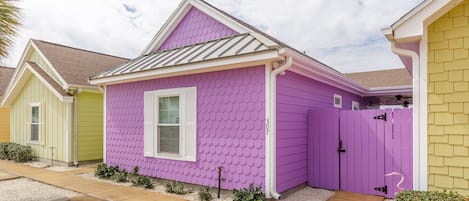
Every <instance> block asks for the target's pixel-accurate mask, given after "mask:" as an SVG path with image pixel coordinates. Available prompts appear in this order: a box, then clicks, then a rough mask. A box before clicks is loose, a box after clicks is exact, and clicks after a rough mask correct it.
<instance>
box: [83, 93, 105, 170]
mask: <svg viewBox="0 0 469 201" xmlns="http://www.w3.org/2000/svg"><path fill="white" fill-rule="evenodd" d="M77 132H78V160H79V161H86V160H100V159H102V158H103V95H102V94H97V93H87V92H84V93H81V94H79V95H78V96H77Z"/></svg>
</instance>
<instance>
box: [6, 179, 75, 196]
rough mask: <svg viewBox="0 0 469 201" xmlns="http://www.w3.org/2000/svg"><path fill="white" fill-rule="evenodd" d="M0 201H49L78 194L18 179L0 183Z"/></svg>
mask: <svg viewBox="0 0 469 201" xmlns="http://www.w3.org/2000/svg"><path fill="white" fill-rule="evenodd" d="M0 195H1V196H0V201H49V200H54V199H57V198H63V197H68V198H71V197H75V196H78V195H79V194H78V193H75V192H72V191H67V190H64V189H61V188H57V187H54V186H49V185H47V184H43V183H39V182H36V181H32V180H30V179H25V178H20V179H15V180H6V181H0Z"/></svg>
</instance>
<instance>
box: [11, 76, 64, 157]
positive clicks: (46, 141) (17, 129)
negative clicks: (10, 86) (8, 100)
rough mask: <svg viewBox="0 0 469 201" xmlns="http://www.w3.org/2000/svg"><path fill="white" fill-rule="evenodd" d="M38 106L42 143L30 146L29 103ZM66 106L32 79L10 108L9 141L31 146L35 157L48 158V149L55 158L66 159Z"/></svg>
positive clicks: (34, 78)
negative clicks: (39, 105) (52, 152)
mask: <svg viewBox="0 0 469 201" xmlns="http://www.w3.org/2000/svg"><path fill="white" fill-rule="evenodd" d="M35 102H39V103H40V104H41V113H40V114H41V123H42V124H41V143H40V144H38V145H37V144H31V143H30V121H31V114H30V104H31V103H35ZM65 127H66V103H62V102H61V101H60V100H59V99H58V98H57V97H56V96H55V95H54V94H53V93H52V92H51V91H50V90H49V89H48V88H47V87H46V86H45V85H44V84H43V83H42V82H41V81H40V80H38V79H37V78H36V77H34V75H33V76H31V78H30V79H29V81H28V82H27V83H26V85H25V86H24V88H23V89H22V91H21V93H20V94H19V95H18V96H17V97H16V99H15V101H14V102H13V104H12V107H11V137H10V139H11V141H12V142H16V143H19V144H23V145H31V147H32V148H33V151H34V155H35V156H36V157H40V158H47V159H50V158H51V149H50V147H55V149H54V159H55V160H59V161H65V160H66V153H67V152H66V146H67V141H66V137H65V136H66V129H65Z"/></svg>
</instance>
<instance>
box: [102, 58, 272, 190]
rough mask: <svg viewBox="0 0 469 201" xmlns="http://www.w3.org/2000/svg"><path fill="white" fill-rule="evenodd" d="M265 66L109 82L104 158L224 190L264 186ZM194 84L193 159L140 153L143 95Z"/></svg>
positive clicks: (119, 163) (154, 173)
mask: <svg viewBox="0 0 469 201" xmlns="http://www.w3.org/2000/svg"><path fill="white" fill-rule="evenodd" d="M264 76H265V73H264V68H263V67H251V68H244V69H237V70H226V71H219V72H212V73H204V74H196V75H187V76H180V77H173V78H164V79H156V80H148V81H140V82H134V83H128V84H119V85H110V86H108V88H107V94H106V98H107V136H106V143H107V144H106V146H107V147H106V148H107V150H106V151H107V152H106V154H107V155H106V156H107V162H108V164H111V165H119V167H121V168H125V169H126V170H131V169H132V168H133V167H134V166H136V165H138V166H139V167H140V169H141V173H142V174H144V175H149V176H152V177H157V178H163V179H170V180H177V181H182V182H188V183H194V184H200V185H210V186H216V185H217V167H218V166H223V168H224V169H223V173H222V174H223V178H224V179H225V180H224V181H223V184H222V187H223V188H224V189H233V188H241V187H246V186H248V185H249V184H250V183H255V184H257V185H262V186H263V184H264V177H265V172H264V171H265V169H264V161H265V159H264V157H265V154H264V153H265V151H264V136H265V135H264V134H265V131H264V129H265V128H264V118H265V111H264V108H265V105H264V99H265V85H264ZM191 86H196V87H197V124H198V125H197V126H198V127H197V162H181V161H171V160H163V159H156V158H146V157H144V156H143V94H144V91H151V90H157V89H165V88H175V87H191Z"/></svg>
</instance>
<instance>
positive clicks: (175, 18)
mask: <svg viewBox="0 0 469 201" xmlns="http://www.w3.org/2000/svg"><path fill="white" fill-rule="evenodd" d="M192 7H195V8H197V9H199V10H200V11H202V12H204V13H205V14H207V15H208V16H210V17H212V18H213V19H215V20H217V21H218V22H220V23H222V24H223V25H225V26H227V27H229V28H231V29H233V30H234V31H236V32H238V33H239V34H243V33H254V31H253V30H251V29H249V28H248V27H246V26H244V25H242V24H241V23H239V22H237V21H235V20H233V19H231V18H230V17H227V16H226V15H224V14H223V13H221V12H219V11H218V10H217V9H214V8H212V7H211V6H209V5H207V4H206V3H204V2H201V1H199V0H183V1H182V2H181V4H179V6H178V7H177V9H176V11H174V12H173V14H172V15H171V16H170V17H169V19H168V20H167V21H166V23H165V24H164V25H163V27H161V29H160V31H158V33H157V34H156V35H155V37H154V38H153V39H152V40H151V42H150V44H149V45H148V46H147V47H146V48H145V49H144V51H143V52H142V55H146V54H149V53H151V52H152V51H153V50H155V49H159V48H160V47H161V45H162V44H163V43H164V42H165V41H166V39H167V38H168V37H169V36H170V35H171V33H172V32H173V31H174V29H175V28H176V27H177V25H178V24H179V23H180V22H181V21H182V19H183V18H184V17H185V16H186V14H187V13H188V12H189V10H190V9H191V8H192ZM259 35H260V34H257V35H256V34H254V36H255V37H256V38H257V39H258V40H260V41H262V42H263V43H264V44H266V45H267V46H269V45H277V44H276V43H274V42H273V41H271V40H270V39H267V38H265V37H258V36H259Z"/></svg>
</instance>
